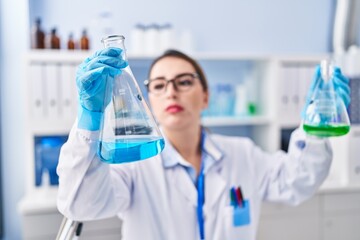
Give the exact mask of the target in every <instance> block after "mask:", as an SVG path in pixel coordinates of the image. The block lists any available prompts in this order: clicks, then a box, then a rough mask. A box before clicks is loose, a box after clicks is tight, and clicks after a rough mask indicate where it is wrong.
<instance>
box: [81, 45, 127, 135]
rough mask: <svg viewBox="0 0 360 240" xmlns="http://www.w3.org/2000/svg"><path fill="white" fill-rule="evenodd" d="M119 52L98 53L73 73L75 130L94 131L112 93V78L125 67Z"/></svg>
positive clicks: (113, 50) (107, 49)
mask: <svg viewBox="0 0 360 240" xmlns="http://www.w3.org/2000/svg"><path fill="white" fill-rule="evenodd" d="M121 53H122V50H121V49H119V48H106V49H103V50H101V51H97V52H96V53H95V54H94V55H93V56H91V57H89V58H87V59H85V61H84V62H83V63H82V64H80V65H79V67H78V70H77V73H76V86H77V89H78V93H79V104H80V106H79V111H78V128H81V129H86V130H90V131H96V130H99V128H100V120H101V117H102V114H103V111H104V109H105V107H106V105H107V104H108V103H109V102H110V95H109V96H108V99H105V93H106V92H107V91H112V87H113V83H114V77H115V76H116V75H119V74H120V73H121V69H123V68H125V67H126V66H127V65H128V63H127V61H125V60H124V59H123V58H122V55H121Z"/></svg>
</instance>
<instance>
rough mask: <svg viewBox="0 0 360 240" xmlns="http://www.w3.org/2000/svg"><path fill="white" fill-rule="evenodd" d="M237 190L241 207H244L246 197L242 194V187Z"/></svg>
mask: <svg viewBox="0 0 360 240" xmlns="http://www.w3.org/2000/svg"><path fill="white" fill-rule="evenodd" d="M235 192H236V196H237V200H238V205H239V207H243V206H244V198H243V195H242V191H241V188H240V187H237V188H236V191H235Z"/></svg>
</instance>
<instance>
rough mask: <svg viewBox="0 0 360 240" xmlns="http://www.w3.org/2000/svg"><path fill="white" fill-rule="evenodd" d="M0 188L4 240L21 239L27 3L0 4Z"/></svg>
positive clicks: (20, 1) (3, 2)
mask: <svg viewBox="0 0 360 240" xmlns="http://www.w3.org/2000/svg"><path fill="white" fill-rule="evenodd" d="M0 24H1V26H0V30H1V32H0V37H1V38H0V44H1V45H0V65H1V71H0V74H1V75H0V84H1V85H0V90H1V92H0V102H1V108H0V109H1V113H0V116H1V144H2V145H1V160H2V161H1V175H2V178H1V185H2V201H3V205H2V208H3V212H4V216H2V218H3V222H4V232H5V237H4V238H3V239H5V240H18V239H21V231H20V221H19V215H18V213H17V210H16V209H17V203H18V201H19V199H20V198H21V197H22V196H23V194H24V168H23V166H24V163H25V156H24V138H23V137H24V135H23V132H24V121H23V119H24V116H25V115H24V110H25V109H24V101H25V99H24V83H25V81H24V80H25V76H26V75H25V73H24V62H23V56H24V53H25V52H26V49H27V43H28V40H29V38H28V29H27V28H28V1H27V0H12V1H8V0H5V1H0Z"/></svg>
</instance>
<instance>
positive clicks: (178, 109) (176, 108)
mask: <svg viewBox="0 0 360 240" xmlns="http://www.w3.org/2000/svg"><path fill="white" fill-rule="evenodd" d="M183 110H184V108H183V107H182V106H180V105H177V104H173V105H170V106H168V107H167V108H166V110H165V111H166V112H168V113H178V112H181V111H183Z"/></svg>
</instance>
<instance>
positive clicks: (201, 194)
mask: <svg viewBox="0 0 360 240" xmlns="http://www.w3.org/2000/svg"><path fill="white" fill-rule="evenodd" d="M203 145H204V133H202V134H201V152H202V151H203ZM204 178H205V176H204V161H203V157H202V153H201V165H200V174H199V177H198V180H197V191H198V201H197V217H198V223H199V230H200V239H201V240H203V239H205V237H204V215H203V205H204V202H205V182H204Z"/></svg>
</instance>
